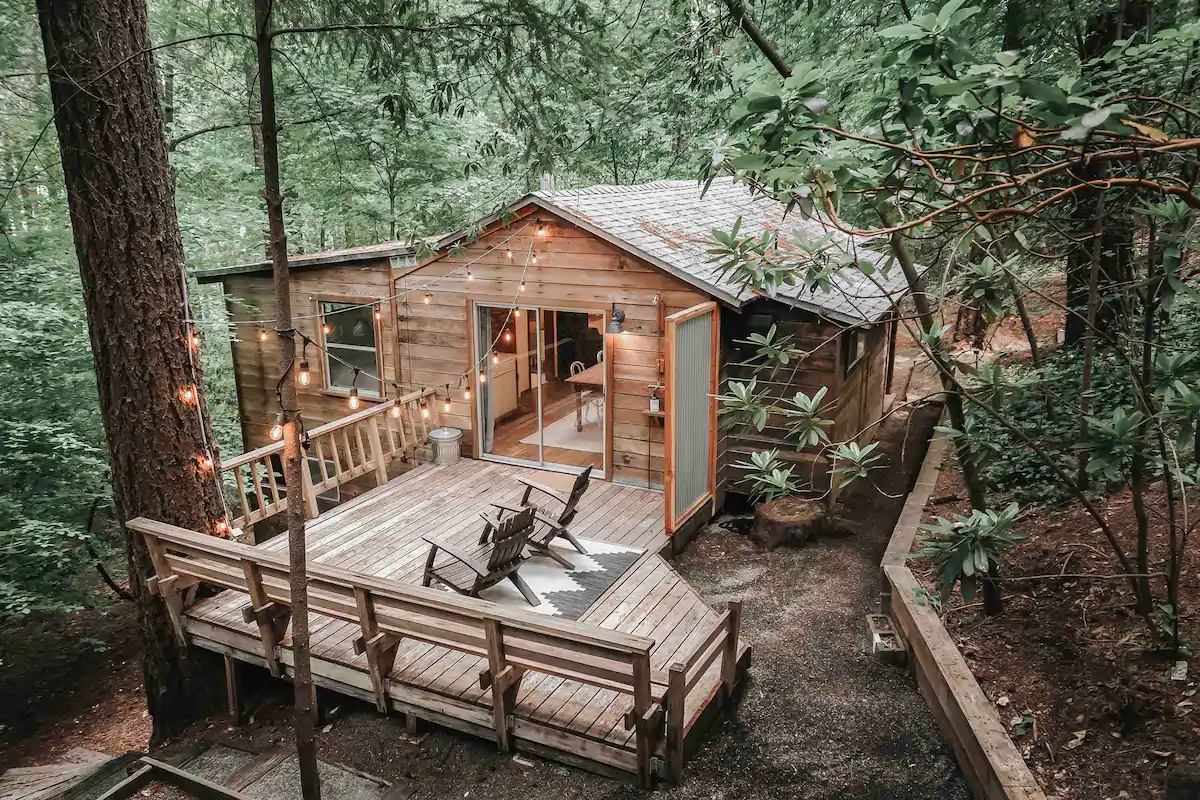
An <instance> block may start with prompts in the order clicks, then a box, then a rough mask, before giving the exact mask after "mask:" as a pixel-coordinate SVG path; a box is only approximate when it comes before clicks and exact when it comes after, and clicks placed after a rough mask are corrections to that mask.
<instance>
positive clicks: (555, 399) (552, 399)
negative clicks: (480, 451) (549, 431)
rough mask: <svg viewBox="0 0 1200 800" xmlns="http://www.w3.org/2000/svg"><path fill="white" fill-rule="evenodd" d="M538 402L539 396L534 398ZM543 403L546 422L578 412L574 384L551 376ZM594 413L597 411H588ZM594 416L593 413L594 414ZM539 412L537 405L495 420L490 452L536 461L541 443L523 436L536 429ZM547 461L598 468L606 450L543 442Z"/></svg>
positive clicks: (601, 465) (546, 386) (545, 385)
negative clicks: (553, 444)
mask: <svg viewBox="0 0 1200 800" xmlns="http://www.w3.org/2000/svg"><path fill="white" fill-rule="evenodd" d="M534 402H535V403H536V398H535V399H534ZM542 403H543V404H544V405H545V414H544V416H545V419H546V424H547V425H548V424H550V423H551V422H554V421H555V420H557V419H560V418H562V417H564V416H566V415H568V414H574V413H575V403H576V400H575V387H574V386H572V385H571V384H569V383H566V382H565V381H558V380H554V379H551V380H548V381H547V382H546V383H545V384H543V385H542ZM588 413H590V414H595V413H596V412H595V411H591V412H588ZM592 418H593V419H594V417H592ZM537 429H538V415H537V408H536V406H535V407H534V408H533V409H532V410H529V411H524V410H523V411H522V412H521V413H520V414H518V415H514V416H512V417H509V418H508V419H505V420H501V421H500V422H499V423H497V424H496V432H495V436H494V437H493V440H492V449H491V455H496V456H503V457H504V458H519V459H522V460H523V461H537V460H538V447H537V445H535V444H528V443H526V442H522V441H521V440H522V439H524V438H525V437H527V436H529V435H531V434H533V433H536V432H537ZM542 450H543V452H544V453H545V460H546V463H547V464H561V465H564V466H568V467H579V468H581V469H582V468H583V467H587V466H594V467H595V468H596V470H597V471H599V470H603V469H604V453H603V452H597V453H589V452H586V451H583V450H572V449H570V448H566V447H554V446H552V445H544V446H543V447H542Z"/></svg>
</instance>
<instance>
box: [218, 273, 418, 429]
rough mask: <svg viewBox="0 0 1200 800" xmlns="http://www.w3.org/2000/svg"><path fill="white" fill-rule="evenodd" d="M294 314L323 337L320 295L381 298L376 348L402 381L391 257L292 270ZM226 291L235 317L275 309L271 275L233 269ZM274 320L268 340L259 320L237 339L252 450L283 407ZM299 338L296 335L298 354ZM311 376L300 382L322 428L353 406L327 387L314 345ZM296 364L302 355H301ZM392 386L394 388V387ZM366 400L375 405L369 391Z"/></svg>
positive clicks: (310, 419) (238, 376)
mask: <svg viewBox="0 0 1200 800" xmlns="http://www.w3.org/2000/svg"><path fill="white" fill-rule="evenodd" d="M291 280H292V313H293V315H295V316H296V317H305V318H304V319H296V321H295V327H296V330H297V331H298V332H300V333H302V334H304V335H305V336H308V337H309V338H311V339H313V340H314V341H318V342H320V341H322V337H321V331H320V320H319V319H317V318H314V317H312V315H313V314H316V313H317V312H318V310H319V309H318V303H319V302H320V301H321V300H341V301H348V300H350V299H351V298H354V299H355V301H356V302H370V301H373V300H379V301H381V303H382V306H383V315H382V319H381V320H379V321H378V322H377V323H376V328H375V336H376V347H377V349H378V351H379V352H380V353H381V357H382V361H383V377H384V378H385V380H395V379H396V372H395V358H396V346H395V342H396V334H395V330H394V328H393V326H392V320H393V319H394V316H393V314H392V313H391V310H390V308H391V306H390V303H389V302H388V301H387V300H386V298H387V297H388V296H389V295H390V294H391V291H390V290H389V286H390V282H389V280H388V262H387V261H386V260H384V261H378V262H371V263H369V264H367V265H365V266H361V267H360V266H351V265H331V266H329V267H326V268H322V269H311V270H304V271H302V272H296V273H294V274H293V275H292V278H291ZM224 283H225V293H226V295H227V297H228V300H227V307H228V309H229V316H230V319H231V320H232V321H234V322H237V321H241V320H255V319H264V318H269V317H271V316H273V315H274V313H275V296H274V293H273V292H274V290H273V287H272V282H271V279H270V277H269V276H262V275H231V276H228V277H227V278H225V281H224ZM272 328H273V326H271V325H268V326H266V329H267V330H268V332H269V335H268V338H267V341H265V342H262V341H259V330H258V328H256V327H254V326H240V327H238V328H235V333H236V336H235V337H234V339H233V342H232V349H233V365H234V377H235V380H236V383H237V395H238V406H239V409H240V415H241V421H242V436H243V439H244V441H245V447H246V449H247V450H252V449H254V448H256V447H262V446H264V445H267V444H270V441H271V440H270V437H269V436H268V435H267V432H268V430H269V429H270V427H271V425H272V424H273V423H274V421H275V415H276V414H277V413H278V412H279V404H278V402H277V401H276V399H275V386H276V384H277V383H278V381H279V344H278V341H277V340H276V338H275V335H274V333H271V332H270V331H271V330H272ZM299 354H300V342H299V340H297V359H299ZM308 361H309V364H310V366H311V370H312V383H311V385H309V386H308V387H303V386H298V387H297V390H298V392H299V400H300V408H301V409H302V414H303V418H304V424H305V425H306V426H307V427H308V428H315V427H317V426H318V425H323V424H325V423H327V422H332V421H334V420H335V419H339V418H341V417H344V416H346V415H347V414H348V413H350V411H349V409H348V407H347V405H346V398H345V395H341V394H336V393H332V392H328V391H326V390H325V359H324V354H323V353H321V352H320V351H319V350H316V349H315V348H312V347H310V348H309V349H308ZM297 363H299V361H298V360H297ZM387 388H388V391H389V393H391V392H390V387H387ZM362 399H363V407H364V408H366V407H367V406H369V405H371V401H370V398H369V397H368V396H366V395H364V396H363V398H362Z"/></svg>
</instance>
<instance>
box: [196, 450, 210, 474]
mask: <svg viewBox="0 0 1200 800" xmlns="http://www.w3.org/2000/svg"><path fill="white" fill-rule="evenodd" d="M196 466H197V467H198V468H199V469H200V471H201V472H211V471H212V468H213V459H212V456H210V455H209V454H208V453H201V454H200V455H198V456H196Z"/></svg>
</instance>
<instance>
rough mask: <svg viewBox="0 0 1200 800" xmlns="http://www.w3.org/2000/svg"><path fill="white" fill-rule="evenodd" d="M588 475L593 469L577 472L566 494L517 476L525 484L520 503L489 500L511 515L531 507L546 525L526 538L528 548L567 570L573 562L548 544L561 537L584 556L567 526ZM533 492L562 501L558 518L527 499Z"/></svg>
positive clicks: (581, 495) (534, 515)
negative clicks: (510, 503) (544, 512)
mask: <svg viewBox="0 0 1200 800" xmlns="http://www.w3.org/2000/svg"><path fill="white" fill-rule="evenodd" d="M591 477H592V468H591V467H588V468H587V469H585V470H584V471H583V472H581V473H579V476H578V477H576V478H575V483H574V484H572V486H571V491H569V492H567V493H566V494H563V493H562V492H560V491H557V490H555V489H551V488H550V487H549V486H545V485H543V484H540V483H538V482H537V481H535V480H531V479H529V478H517V480H518V481H520V482H521V483H523V484H525V494H524V495H522V496H521V505H519V506H510V505H505V504H504V503H492V505H493V506H494V507H496V508H498V509H500V510H501V512H504V511H508V512H511V513H513V514H519V513H521V512H522V511H524V510H526V509H529V508H532V509H533V517H534V519H535V520H537V521H538V522H540V523H542V525H544V526H545V527H544V528H543V529H542V530H541V531H540V532H538V533H535V534H534V535H533V537H532V538H531V539H530V540H529V546H530V548H532V549H533V550H534V551H535V552H537V553H538V554H540V555H544V556H549V557H550V558H552V559H554V560H555V561H557V562H558V563H559V564H561V565H563V566H564V567H566V568H567V569H574V568H575V565H574V564H572V563H571V562H570V561H568V560H567V559H566V558H565V557H564V556H562V555H561V554H559V553H556V552H555V551H554V549H553V548H552V547H550V543H551V542H553V541H554V540H555V539H556V538H558V537H559V536H561V537H562V538H564V539H566V540H567V541H568V542H570V544H571V546H572V547H574V548H575V549H576V550H578V551H579V552H580V553H582V554H583V555H585V556H586V555H587V550H584V549H583V545H582V544H580V543H579V540H578V539H576V538H575V536H574V535H573V534H572V533H571V531H570V529H569V528H568V527H567V526H569V525H570V524H571V521H572V520H573V519H575V514H576V513H577V508H576V506H578V505H579V501H580V500H581V499H583V494H584V492H586V491H587V488H588V481H589V480H590V479H591ZM535 491H536V492H539V493H541V494H544V495H546V496H548V497H550V498H552V499H554V500H557V501H558V502H559V503H560V504H562V511H560V512H559V514H558V517H556V518H553V519H552V518H551V517H549V516H547V515H546V514H543V513H542V511H541V509H540V508H538V506H536V505H531V504H530V502H529V498H530V496H531V495H532V494H533V493H534V492H535Z"/></svg>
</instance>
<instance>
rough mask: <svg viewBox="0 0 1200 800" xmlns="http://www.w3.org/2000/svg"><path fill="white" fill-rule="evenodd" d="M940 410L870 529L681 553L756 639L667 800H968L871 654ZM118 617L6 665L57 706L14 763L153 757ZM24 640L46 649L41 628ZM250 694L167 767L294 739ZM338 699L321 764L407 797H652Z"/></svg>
mask: <svg viewBox="0 0 1200 800" xmlns="http://www.w3.org/2000/svg"><path fill="white" fill-rule="evenodd" d="M935 413H936V412H934V411H933V410H932V409H922V410H919V411H916V412H914V413H912V414H911V415H910V414H909V413H908V412H901V413H899V414H897V415H895V416H894V418H893V419H892V420H891V421H890V422H889V423H888V424H887V426H886V427H885V428H884V430H883V433H882V436H881V438H882V440H883V442H884V447H885V450H886V451H887V452H888V453H889V454H890V455H891V458H892V459H893V463H900V462H903V464H904V465H905V469H895V470H886V471H881V473H885V477H883V478H882V483H880V484H878V485H876V486H866V485H864V486H863V487H861V489H859V490H858V491H857V492H852V493H847V495H845V496H844V498H843V506H844V510H843V513H844V514H847V515H852V516H853V517H854V518H855V519H857V520H858V521H859V522H860V523H861V524H862V528H861V531H860V533H858V534H857V535H855V536H851V537H843V538H836V539H835V538H830V539H820V540H817V541H810V542H808V543H807V544H805V545H804V546H803V547H801V548H789V547H783V548H779V549H776V550H775V551H773V552H769V553H763V552H760V551H758V550H756V549H755V547H754V546H753V545H752V543H751V542H750V541H749V539H748V538H747V537H745V536H744V535H740V534H738V533H735V532H733V531H731V530H728V529H726V528H724V527H721V526H719V525H712V526H710V527H709V528H708V529H707V530H706V531H705V532H704V533H703V534H702V535H700V536H699V537H698V539H697V541H696V542H694V543H693V545H692V547H691V548H690V549H689V550H688V551H687V552H686V553H685V554H684V555H683V556H682V557H681V558H680V559H679V561H678V568H679V570H680V572H681V573H682V574H683V575H684V576H685V577H687V579H688V581H689V582H691V583H692V584H693V585H694V586H696V587H697V588H698V589H700V590H701V591H702V592H704V594H705V596H706V597H707V598H708V599H709V601H710V602H714V603H719V602H722V601H724V600H725V599H728V598H730V597H734V596H740V597H742V598H744V600H745V604H746V605H745V609H746V611H745V619H744V629H743V630H744V635H745V637H746V639H747V640H748V641H749V642H751V643H752V645H753V647H754V658H753V665H752V667H751V671H750V676H751V677H750V680H749V682H748V684H747V686H746V689H745V692H744V695H743V697H742V698H741V701H740V703H739V705H738V708H737V713H736V715H735V716H734V717H733V718H732V719H726V720H723V721H722V722H720V723H719V725H718V726H717V727H716V728H715V729H714V730H713V731H712V732H711V734H710V738H709V741H708V742H707V744H706V745H705V746H704V747H703V749H702V750H701V752H700V753H699V754H698V755H697V756H696V757H695V759H694V760H693V761H692V762H690V763H689V765H688V768H687V771H686V774H685V778H684V781H683V783H682V785H680V786H678V787H666V788H665V789H664V790H663V791H661V792H659V793H657V794H661V795H663V796H665V797H670V798H681V800H682V799H683V798H713V797H739V798H777V797H795V796H803V797H806V798H813V800H821V798H835V797H856V798H889V799H896V800H898V799H899V798H912V799H913V800H917V798H920V799H921V800H930V799H943V798H944V799H945V800H966V799H967V798H968V797H969V793H968V791H967V788H966V785H965V783H964V781H963V779H962V776H961V774H960V773H959V771H958V768H957V766H956V765H955V763H954V759H953V756H952V754H951V752H950V750H949V748H948V746H947V745H946V744H945V742H944V741H943V739H942V738H941V736H940V734H939V733H938V730H937V727H936V725H935V724H934V722H933V718H932V716H931V714H930V712H929V711H928V709H927V708H926V706H925V703H924V701H923V700H922V699H921V697H920V695H919V694H918V693H917V691H916V688H915V686H914V685H913V683H912V681H911V680H910V678H909V677H908V676H907V675H906V674H905V673H904V672H903V671H900V670H896V669H895V668H891V667H887V666H884V665H882V664H881V663H879V662H878V661H876V660H875V659H874V658H873V657H872V656H870V655H869V654H868V653H867V652H865V645H864V641H865V633H864V621H863V618H864V615H865V614H867V613H868V612H871V611H873V610H875V609H876V608H877V607H878V605H877V604H878V593H877V581H878V563H879V558H880V556H881V554H882V551H883V549H884V547H885V546H886V542H887V538H888V536H889V534H890V531H891V528H892V526H893V524H894V522H895V519H896V518H897V516H898V515H899V509H900V506H901V504H902V501H903V495H904V493H905V492H906V491H907V489H908V488H909V487H908V482H909V481H910V480H911V477H912V474H913V472H914V469H915V465H916V464H917V463H919V461H920V458H921V456H922V454H923V450H924V445H923V443H924V441H925V440H926V439H927V438H928V435H929V431H930V429H931V427H932V425H933V416H934V414H935ZM848 509H853V512H851V511H849V510H848ZM86 613H88V614H90V613H94V612H86ZM107 613H108V614H109V616H108V617H106V619H108V620H109V622H110V623H111V624H112V637H111V640H109V639H106V640H105V641H106V642H108V643H107V644H106V646H105V647H104V648H103V649H101V648H96V649H95V650H94V651H92V654H91V655H90V656H86V657H77V658H75V659H74V662H73V663H71V664H63V666H62V669H60V670H59V671H58V672H57V674H56V675H55V676H54V677H51V676H50V675H49V674H47V675H45V676H40V675H38V673H37V671H36V666H35V665H36V664H37V663H38V662H37V661H36V659H35V660H29V661H26V662H23V663H25V665H26V666H25V668H24V669H23V671H25V676H24V678H22V677H21V676H13V675H11V674H10V673H13V670H12V669H10V667H12V666H14V664H12V663H11V662H10V663H6V665H5V667H6V668H5V681H6V683H5V691H6V692H11V694H5V695H4V696H3V698H2V699H4V700H5V701H6V702H5V708H6V709H7V708H8V707H9V706H8V705H7V699H8V698H9V697H12V698H19V697H20V692H19V689H18V688H17V687H19V685H20V684H21V681H22V680H25V681H27V682H30V683H31V684H44V688H42V689H39V690H38V692H39V693H40V694H41V699H36V698H35V696H34V695H33V694H32V693H31V694H30V696H29V697H26V698H24V699H21V702H22V704H23V705H22V708H26V709H30V708H34V707H37V708H38V712H39V713H38V716H37V717H36V718H34V719H30V720H29V721H28V723H27V724H23V725H22V727H21V728H20V730H21V735H20V736H14V735H13V734H14V733H16V729H15V728H14V730H13V731H10V732H9V734H8V735H6V737H5V739H4V740H3V744H4V746H3V749H0V764H2V765H4V766H14V765H18V764H20V765H27V764H44V763H47V762H48V761H51V760H53V759H54V758H55V757H57V755H60V754H61V753H62V752H64V751H65V750H67V749H70V748H71V747H77V746H85V747H90V748H92V749H96V750H100V751H102V752H108V753H111V754H114V755H115V754H117V753H120V752H124V751H125V750H129V749H143V748H145V746H146V740H147V737H148V735H149V724H148V720H147V719H146V718H145V717H144V713H143V711H142V709H143V708H144V700H143V698H142V697H141V696H140V693H139V690H140V672H139V668H138V664H137V663H136V655H135V654H136V649H137V644H136V635H135V634H134V633H133V631H134V625H133V619H132V617H131V616H130V615H129V613H128V612H127V611H124V610H123V609H120V608H119V607H118V608H117V609H116V610H113V609H109V610H108V611H107ZM122 620H123V622H122ZM24 634H25V636H27V637H29V638H32V639H35V640H37V639H40V638H41V634H40V631H39V630H38V629H37V628H36V626H26V628H25V629H24ZM89 635H91V636H97V633H96V632H95V631H92V632H91V633H89ZM7 641H8V640H5V642H4V643H5V644H7ZM55 641H57V642H58V646H59V647H60V648H62V645H63V640H62V639H61V638H58V637H55V636H54V635H53V634H52V632H51V634H50V635H49V636H48V637H47V642H50V643H52V642H55ZM67 649H68V650H69V649H70V648H67ZM5 652H6V656H7V650H6V651H5ZM81 659H82V660H81ZM51 687H54V688H55V691H54V692H53V695H54V697H51V696H50V694H48V693H47V691H48V689H50V688H51ZM248 694H249V695H250V702H251V703H252V704H253V716H252V718H251V719H250V721H249V722H248V723H247V724H244V725H242V726H240V727H237V728H234V727H231V726H230V725H229V724H228V723H227V722H226V721H224V720H223V719H222V718H220V717H214V718H212V719H210V720H208V721H206V722H204V723H201V724H198V725H196V726H194V727H193V729H192V730H191V731H189V733H188V735H187V736H185V737H183V738H182V739H180V740H179V741H177V742H174V743H172V744H171V745H169V746H168V747H167V748H166V749H165V750H164V751H163V753H162V755H164V756H167V755H170V753H172V752H177V751H179V750H181V749H185V748H189V747H195V746H196V745H197V744H202V743H206V742H218V741H219V742H227V743H229V744H232V745H234V746H238V747H243V748H248V749H254V750H259V751H263V750H266V749H268V748H270V747H273V746H275V745H278V744H284V745H287V744H288V743H290V741H291V737H292V734H291V729H290V724H289V713H290V712H289V709H288V707H287V704H288V699H289V691H288V689H287V687H286V685H283V684H280V683H278V682H272V681H266V680H264V681H261V682H259V683H258V684H257V685H256V688H254V689H253V690H251V691H250V692H248ZM333 703H334V704H335V705H340V708H339V709H338V711H337V712H336V714H334V715H332V721H331V722H330V723H329V724H328V725H327V726H325V727H322V728H321V729H320V732H319V734H318V749H319V753H320V755H321V757H322V758H324V759H326V760H329V761H333V762H337V763H342V764H345V765H347V766H350V767H352V768H354V769H358V770H362V771H363V772H367V773H370V774H373V775H377V776H379V777H382V778H384V779H386V780H389V781H391V782H393V784H395V785H396V786H398V787H400V793H399V795H398V796H400V797H405V798H412V800H419V798H422V797H426V798H430V797H450V796H457V797H470V796H472V795H475V796H488V797H498V798H505V797H522V798H529V800H538V799H539V798H546V800H551V799H553V800H562V798H568V797H581V798H582V797H588V798H612V800H617V799H618V798H626V797H630V798H632V797H638V796H642V794H643V793H642V792H641V791H640V790H638V789H636V788H634V787H632V786H628V785H624V784H619V783H616V782H614V781H611V780H607V779H604V778H601V777H598V776H595V775H591V774H588V773H585V772H581V771H578V770H574V769H569V768H567V767H563V766H560V765H557V764H553V763H550V762H547V761H543V760H541V759H538V758H534V757H529V756H521V757H520V758H519V759H513V758H511V757H509V756H502V755H500V754H499V753H497V752H496V750H495V747H494V745H492V744H490V743H489V742H485V741H482V740H478V739H475V738H472V737H468V736H464V735H460V734H457V733H454V732H452V731H448V730H444V729H440V728H435V727H433V726H423V727H422V729H421V733H420V734H419V735H418V736H416V737H415V738H410V737H409V736H408V735H407V734H405V733H404V727H403V724H402V722H401V721H400V720H399V719H398V718H395V717H384V716H382V715H380V714H378V713H376V712H375V711H374V709H373V707H371V706H369V705H366V704H361V703H358V702H357V701H353V700H350V699H348V698H340V697H339V698H336V699H335V700H333ZM14 716H20V715H19V714H18V715H14ZM8 724H11V723H8Z"/></svg>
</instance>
